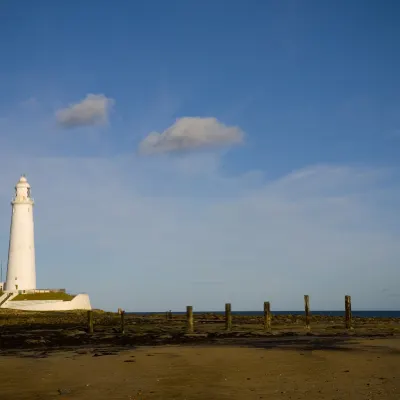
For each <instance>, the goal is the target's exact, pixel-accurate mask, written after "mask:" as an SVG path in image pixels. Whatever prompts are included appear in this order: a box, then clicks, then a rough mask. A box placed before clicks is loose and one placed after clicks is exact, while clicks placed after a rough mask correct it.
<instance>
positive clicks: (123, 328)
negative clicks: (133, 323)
mask: <svg viewBox="0 0 400 400" xmlns="http://www.w3.org/2000/svg"><path fill="white" fill-rule="evenodd" d="M120 314H121V333H122V334H123V335H124V334H125V311H124V310H121V313H120Z"/></svg>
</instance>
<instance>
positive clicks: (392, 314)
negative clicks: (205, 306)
mask: <svg viewBox="0 0 400 400" xmlns="http://www.w3.org/2000/svg"><path fill="white" fill-rule="evenodd" d="M206 313H212V314H219V315H224V314H225V312H224V311H196V312H193V314H195V315H196V314H197V315H198V314H206ZM271 313H272V314H273V315H304V311H273V310H271ZM132 314H138V315H152V314H165V311H164V312H132ZM172 314H173V315H182V314H186V312H184V311H182V312H172ZM232 315H243V316H246V315H250V316H262V315H264V313H263V311H232ZM311 315H326V316H332V317H341V316H343V317H344V310H343V311H311ZM352 315H353V317H360V318H400V311H384V310H383V311H357V310H355V311H352Z"/></svg>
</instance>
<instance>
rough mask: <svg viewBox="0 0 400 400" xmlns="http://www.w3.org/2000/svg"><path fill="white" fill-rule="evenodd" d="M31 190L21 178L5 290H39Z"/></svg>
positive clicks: (13, 210)
mask: <svg viewBox="0 0 400 400" xmlns="http://www.w3.org/2000/svg"><path fill="white" fill-rule="evenodd" d="M33 205H34V201H33V199H32V197H31V187H30V185H29V183H28V181H27V179H26V178H25V176H24V175H23V176H21V178H20V179H19V181H18V183H17V184H16V186H15V196H14V197H13V199H12V201H11V206H12V209H11V210H12V212H11V228H10V243H9V248H8V265H7V280H6V285H5V290H6V291H7V292H16V291H19V290H32V289H36V267H35V241H34V228H33Z"/></svg>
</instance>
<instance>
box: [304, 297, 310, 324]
mask: <svg viewBox="0 0 400 400" xmlns="http://www.w3.org/2000/svg"><path fill="white" fill-rule="evenodd" d="M304 312H305V316H306V329H307V330H310V329H311V327H310V297H309V295H308V294H306V295H304Z"/></svg>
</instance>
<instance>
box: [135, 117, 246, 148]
mask: <svg viewBox="0 0 400 400" xmlns="http://www.w3.org/2000/svg"><path fill="white" fill-rule="evenodd" d="M243 138H244V133H243V131H242V130H241V129H240V128H238V127H236V126H226V125H224V124H223V123H221V122H219V121H218V120H217V119H216V118H201V117H183V118H179V119H177V120H176V122H175V123H174V124H173V125H172V126H170V127H169V128H168V129H166V130H165V131H164V132H162V133H158V132H152V133H150V134H149V135H148V136H147V137H145V138H144V139H143V141H142V142H141V143H140V146H139V150H140V152H141V153H142V154H155V153H169V152H176V151H181V150H194V149H201V148H207V147H219V146H225V145H231V144H238V143H241V142H242V141H243Z"/></svg>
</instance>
